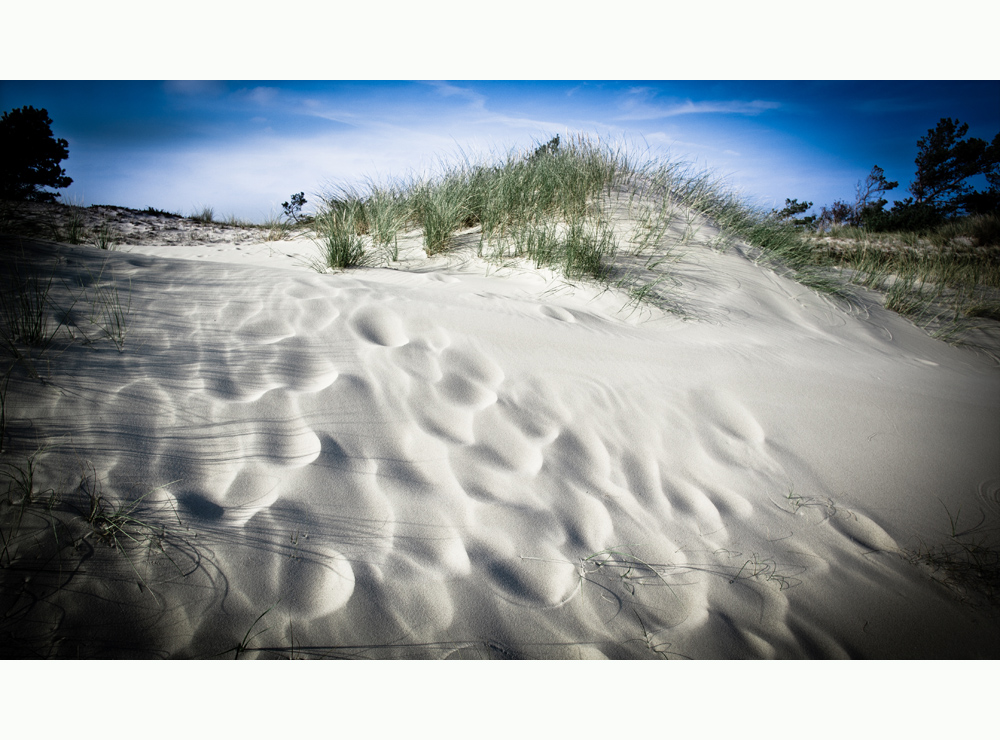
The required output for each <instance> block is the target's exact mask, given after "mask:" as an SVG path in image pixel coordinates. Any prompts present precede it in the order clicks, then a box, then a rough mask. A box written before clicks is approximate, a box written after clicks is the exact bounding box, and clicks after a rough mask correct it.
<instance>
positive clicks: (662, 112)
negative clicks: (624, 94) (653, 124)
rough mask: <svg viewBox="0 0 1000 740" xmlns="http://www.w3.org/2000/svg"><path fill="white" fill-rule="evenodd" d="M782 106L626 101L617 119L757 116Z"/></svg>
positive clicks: (760, 102)
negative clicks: (710, 115)
mask: <svg viewBox="0 0 1000 740" xmlns="http://www.w3.org/2000/svg"><path fill="white" fill-rule="evenodd" d="M780 107H781V103H777V102H774V101H770V100H701V101H697V102H695V101H693V100H684V101H681V102H677V103H672V104H668V105H650V104H648V103H645V102H635V103H631V104H630V103H626V105H624V106H623V112H622V113H621V115H618V116H616V117H615V120H617V121H649V120H653V119H658V118H673V117H674V116H689V115H698V114H707V113H721V114H736V115H742V116H756V115H760V114H761V113H763V112H765V111H769V110H775V109H777V108H780Z"/></svg>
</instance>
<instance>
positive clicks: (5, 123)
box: [0, 106, 73, 203]
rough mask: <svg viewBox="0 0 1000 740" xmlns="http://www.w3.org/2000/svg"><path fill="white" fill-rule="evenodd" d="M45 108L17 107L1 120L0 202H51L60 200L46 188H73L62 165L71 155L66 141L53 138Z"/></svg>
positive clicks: (50, 122) (49, 119)
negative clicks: (0, 200)
mask: <svg viewBox="0 0 1000 740" xmlns="http://www.w3.org/2000/svg"><path fill="white" fill-rule="evenodd" d="M51 126H52V119H51V118H49V114H48V111H46V110H45V109H44V108H42V109H41V110H35V109H34V108H32V107H31V106H25V107H23V108H15V109H14V110H12V111H10V112H8V113H4V114H3V117H2V119H0V199H4V200H32V201H38V202H43V203H51V202H53V201H55V199H56V198H57V197H59V194H58V193H51V192H49V191H47V190H43V188H47V187H49V188H57V189H58V188H65V187H69V185H70V183H72V182H73V180H72V179H71V178H69V177H66V171H65V170H63V169H62V167H60V166H59V163H60V162H61V161H63V160H64V159H66V158H67V157H68V156H69V144H68V143H67V142H66V140H65V139H56V138H55V137H54V136H53V135H52V128H51Z"/></svg>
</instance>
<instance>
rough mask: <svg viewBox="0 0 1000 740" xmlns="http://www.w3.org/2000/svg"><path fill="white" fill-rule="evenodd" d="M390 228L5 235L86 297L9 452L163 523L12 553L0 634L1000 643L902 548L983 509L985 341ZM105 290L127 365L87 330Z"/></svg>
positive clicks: (21, 256) (44, 474)
mask: <svg viewBox="0 0 1000 740" xmlns="http://www.w3.org/2000/svg"><path fill="white" fill-rule="evenodd" d="M403 246H404V249H403V261H402V262H401V263H398V264H396V265H395V267H397V268H400V269H359V270H355V271H351V272H348V273H338V274H318V273H316V272H315V271H311V270H309V269H308V268H306V267H305V266H304V265H303V264H302V263H303V260H307V259H311V258H312V256H313V255H314V254H315V252H314V247H313V245H312V244H311V243H310V242H308V241H307V240H299V241H296V242H281V243H263V244H246V243H226V244H199V245H197V246H182V245H179V244H163V245H158V244H155V243H152V244H151V243H143V244H141V245H132V246H128V245H126V246H125V248H124V250H123V251H119V252H101V251H99V250H96V249H94V248H93V247H71V246H67V245H56V244H53V243H45V242H29V241H26V240H22V239H15V238H4V240H3V244H2V254H0V260H2V262H0V264H2V266H3V267H2V269H3V270H4V271H5V272H8V273H9V272H10V271H11V270H12V269H13V267H12V265H14V264H15V263H16V264H18V265H19V268H18V269H19V270H20V271H21V272H25V271H27V270H30V269H36V270H38V271H41V272H42V273H43V274H45V275H49V274H52V275H54V277H55V280H54V282H53V288H52V296H53V298H54V300H55V302H56V303H57V304H58V305H60V306H63V307H67V306H69V305H70V304H71V303H72V297H71V296H77V297H78V298H79V300H77V302H76V304H75V305H73V308H72V309H71V310H70V311H69V315H68V321H69V323H70V325H71V327H77V329H76V330H75V331H74V335H75V337H76V338H75V339H73V340H72V341H71V340H70V339H69V335H68V334H67V333H66V330H65V329H63V330H61V333H60V334H59V338H58V339H57V341H56V342H55V343H54V345H53V346H52V347H50V348H49V349H48V350H47V352H45V353H44V354H42V355H38V353H37V351H36V353H35V356H34V359H32V360H31V364H32V366H33V367H34V368H35V370H36V371H37V372H38V374H39V376H40V378H39V379H34V378H32V377H30V376H29V372H28V370H27V369H26V363H19V364H16V365H15V366H14V369H13V371H12V376H11V381H10V390H9V393H8V417H9V422H8V434H9V440H8V443H7V445H6V447H5V452H4V453H3V458H4V460H6V461H13V460H21V459H24V458H25V456H26V455H28V454H30V453H31V452H33V451H34V450H36V449H38V448H42V450H43V451H42V452H40V453H38V454H37V455H36V458H35V460H36V466H37V472H36V481H37V487H38V490H39V491H42V490H49V489H50V490H52V491H55V492H64V495H63V498H64V499H65V500H67V501H69V500H71V499H72V497H73V496H74V495H76V496H77V497H80V496H81V495H85V494H86V492H87V491H94V490H97V489H96V486H100V491H101V493H102V495H103V496H104V497H105V498H106V499H107V500H108V501H120V500H127V499H134V498H136V497H138V496H142V495H144V494H145V495H146V498H144V499H143V500H142V501H141V502H140V505H139V507H138V508H137V509H136V515H137V516H138V515H139V514H140V513H141V514H142V515H143V516H144V517H146V518H147V519H148V520H150V521H154V522H159V523H162V524H163V525H164V526H167V527H168V528H169V531H168V533H167V534H166V535H165V536H163V537H162V539H161V540H159V542H158V544H159V545H161V546H162V547H153V548H151V547H147V546H145V545H149V544H150V542H149V541H148V539H143V540H142V541H143V543H145V545H144V546H143V547H139V546H134V545H133V546H132V549H131V550H128V552H130V553H131V557H130V558H124V557H123V556H122V553H120V552H117V551H115V550H112V549H111V548H109V547H107V546H105V545H104V544H102V543H101V542H100V541H99V538H98V537H96V536H95V535H93V534H92V533H91V534H90V535H88V536H87V537H86V538H85V539H80V540H79V541H78V542H77V545H76V547H72V548H66V549H64V550H63V551H61V554H60V556H59V557H58V558H56V559H54V560H52V561H50V563H49V565H48V566H47V569H46V570H44V571H43V572H42V573H41V574H39V575H36V576H35V577H34V579H33V580H32V581H30V582H24V579H23V575H24V573H27V572H28V571H29V570H30V568H29V564H28V563H27V562H26V561H23V560H22V561H20V562H15V564H14V565H13V566H11V567H8V568H6V569H5V570H3V571H0V579H2V580H0V585H2V588H3V606H4V609H5V615H6V616H4V617H3V622H2V624H0V628H2V634H0V644H2V645H3V652H4V653H5V654H9V655H15V654H29V653H30V652H31V651H35V652H40V653H43V654H55V655H77V654H79V655H101V656H112V655H115V656H117V655H134V656H146V655H168V656H173V657H188V656H210V655H214V654H218V653H221V652H224V651H226V650H230V649H232V648H234V647H235V646H236V645H237V644H239V643H240V641H241V640H242V639H243V638H244V637H245V636H246V635H247V630H248V629H249V628H250V627H251V625H252V624H253V623H254V621H255V620H256V619H257V618H258V617H260V616H261V615H262V614H264V613H265V612H267V613H266V614H264V616H263V617H262V618H261V619H260V621H259V622H257V624H256V629H255V630H254V632H259V631H260V630H262V629H264V628H267V632H266V633H264V634H262V635H260V636H259V637H257V638H256V639H254V640H252V642H251V645H250V647H252V648H274V650H272V651H253V652H249V653H247V654H246V655H247V656H253V657H256V656H272V655H275V654H278V655H286V656H287V655H290V654H296V655H330V656H339V657H343V656H362V657H376V658H387V657H433V658H442V657H452V658H461V657H499V658H502V657H534V658H600V657H608V658H655V657H658V656H662V657H681V656H683V657H691V658H738V657H778V658H791V657H868V658H874V657H879V658H902V657H956V658H965V657H977V656H986V657H994V658H995V657H997V656H998V655H1000V630H997V619H996V617H997V612H996V609H995V607H994V606H991V605H990V604H988V603H985V602H984V601H983V600H982V599H979V598H978V597H977V596H976V594H975V592H973V591H969V590H956V589H953V588H948V587H946V586H945V585H942V583H940V582H939V581H940V580H942V579H943V578H944V574H943V573H942V572H941V571H938V572H936V573H935V572H933V571H932V569H930V568H929V567H928V566H927V565H923V564H920V563H917V562H914V561H913V558H912V555H911V554H910V553H911V551H913V550H917V549H920V548H921V547H927V546H931V545H935V544H941V543H947V542H948V541H949V537H948V535H949V534H950V532H951V525H950V523H949V512H950V513H951V514H952V515H955V514H956V513H957V512H959V511H960V512H961V513H960V515H959V516H960V520H959V525H960V526H959V529H961V528H962V526H966V525H967V526H971V525H974V524H976V523H977V522H978V521H979V520H980V518H981V516H982V517H985V518H986V524H985V525H984V526H987V525H989V524H990V523H995V522H996V519H997V517H998V515H1000V455H997V454H996V453H997V451H998V450H1000V371H998V369H997V368H996V367H995V364H994V363H992V362H991V361H989V360H988V358H985V357H982V356H980V355H977V354H974V353H972V352H969V351H968V350H961V349H957V348H954V347H951V346H949V345H947V344H944V343H942V342H938V341H936V340H933V339H931V338H929V337H927V336H926V335H925V334H923V333H922V332H921V331H920V330H918V329H916V328H914V327H913V326H912V325H910V324H909V323H907V322H906V321H905V320H903V319H901V318H899V317H898V316H896V315H894V314H889V313H887V312H885V311H884V310H882V309H881V308H879V307H878V306H876V305H873V304H872V303H871V302H869V303H865V301H864V299H860V300H859V302H858V303H856V304H846V303H843V302H839V301H835V300H832V299H829V298H827V297H824V296H821V295H818V294H816V293H813V292H811V291H809V290H807V289H805V288H803V287H802V286H800V285H798V284H796V283H793V282H790V281H788V280H786V279H784V278H782V277H779V276H778V275H776V274H775V273H774V272H772V271H770V270H768V269H766V268H764V267H762V266H759V265H756V264H754V263H753V262H751V261H750V260H748V259H747V258H746V257H744V256H743V255H742V253H741V252H740V251H739V250H735V251H730V252H728V253H720V252H718V251H713V250H711V249H708V248H707V247H704V246H698V245H694V246H692V247H691V248H690V249H689V250H688V252H687V253H686V255H685V257H684V259H683V260H682V262H681V263H680V264H678V265H677V267H676V271H677V273H676V274H677V275H678V276H679V278H680V287H679V288H678V289H677V291H676V292H675V294H674V295H675V298H676V301H677V304H678V305H679V306H682V307H683V308H684V310H685V312H686V316H685V317H679V316H677V315H672V314H667V313H661V312H657V311H648V310H647V311H640V312H632V311H630V310H627V309H626V310H623V306H624V304H625V303H626V301H625V299H623V298H622V297H621V296H619V295H617V294H615V293H613V292H608V293H602V292H600V291H598V290H596V289H594V288H591V287H587V286H568V285H566V284H565V283H563V282H562V281H561V280H559V279H558V278H557V277H556V276H555V275H553V274H552V273H549V272H547V271H535V270H531V269H515V268H511V269H505V270H500V271H497V270H496V269H495V268H491V269H489V270H488V269H487V268H486V266H485V265H484V263H482V262H481V261H479V260H476V259H474V258H472V257H471V256H468V257H466V258H459V257H449V258H435V259H433V260H427V259H423V258H422V255H421V253H420V252H419V249H418V245H417V242H416V240H415V239H414V240H411V241H410V242H407V243H405V244H404V245H403ZM487 272H491V274H489V275H487V274H486V273H487ZM112 280H113V281H114V284H115V285H116V286H117V287H118V290H119V292H120V294H121V295H122V296H123V297H124V296H126V295H129V296H130V299H131V309H130V311H131V312H130V325H129V331H128V334H127V336H126V339H125V343H124V350H123V351H121V352H119V351H118V349H117V348H116V346H115V344H114V343H113V342H112V341H110V340H109V339H107V338H102V337H101V336H100V334H99V332H97V331H96V330H95V329H94V328H93V327H92V325H90V324H89V323H88V321H87V318H88V316H87V312H88V311H90V310H91V303H88V300H89V301H92V296H93V295H95V293H96V291H97V288H98V287H99V286H104V287H105V290H107V289H108V288H109V286H110V284H111V281H112ZM81 286H82V287H81ZM81 296H82V298H81ZM88 327H89V328H88ZM81 331H86V333H87V336H89V337H90V338H91V339H92V340H93V341H90V342H89V343H88V342H87V341H86V340H85V337H83V336H81V335H80V332H81ZM81 479H83V481H84V482H83V488H82V489H81ZM81 491H82V493H81ZM74 492H75V493H74ZM77 519H78V520H79V517H77ZM64 520H65V521H66V522H68V523H67V524H66V526H67V527H68V528H69V529H70V530H72V531H77V532H78V533H79V535H78V536H79V537H81V538H82V536H83V533H86V532H87V531H88V530H87V527H86V526H84V525H81V524H80V522H79V521H76V523H73V522H71V521H70V519H68V518H65V517H64ZM73 527H76V529H75V530H74V529H73ZM39 536H41V535H39ZM154 544H156V543H154ZM53 563H55V565H54V564H53ZM57 566H58V567H57ZM140 580H141V582H140ZM268 610H270V611H268ZM251 634H253V633H251ZM229 655H232V653H231V652H230V653H229Z"/></svg>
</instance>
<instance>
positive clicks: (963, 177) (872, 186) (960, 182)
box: [774, 118, 1000, 232]
mask: <svg viewBox="0 0 1000 740" xmlns="http://www.w3.org/2000/svg"><path fill="white" fill-rule="evenodd" d="M968 130H969V126H968V124H964V123H960V122H959V121H958V120H952V119H950V118H942V119H941V120H940V121H938V124H937V126H935V127H934V128H932V129H929V130H928V131H927V135H926V136H923V137H921V138H920V139H919V140H918V141H917V152H918V153H917V158H916V159H915V160H914V163H915V164H916V166H917V169H916V173H915V176H914V179H913V180H912V181H911V182H910V185H909V188H908V191H909V193H910V196H909V197H907V198H905V199H903V200H897V201H894V202H893V204H892V207H891V208H889V209H887V208H886V206H887V205H888V200H887V199H886V198H885V197H884V196H885V194H886V193H888V192H890V191H892V190H895V189H896V188H897V187H899V183H898V182H895V181H889V180H887V179H886V178H885V172H884V171H883V170H882V168H881V167H879V166H878V165H875V166H874V167H872V171H871V172H870V173H869V174H868V177H866V178H865V179H864V180H862V181H860V182H859V183H858V184H857V186H856V188H855V197H854V201H853V202H850V203H849V202H847V201H839V200H838V201H834V203H833V205H831V206H823V207H822V209H821V211H820V215H819V216H804V217H802V216H801V214H803V213H805V212H806V211H808V210H809V209H810V208H812V206H813V204H812V203H810V202H805V203H799V202H798V200H797V199H786V200H785V207H784V208H783V209H781V210H780V211H774V215H775V217H776V218H777V219H778V220H781V221H786V222H789V223H794V224H795V225H797V226H803V227H808V228H813V229H817V230H823V231H825V230H826V229H829V228H830V227H833V226H855V227H859V228H863V229H866V230H868V231H876V232H879V231H882V232H885V231H920V230H923V229H932V228H935V227H937V226H941V225H942V224H944V223H946V222H948V221H953V220H955V219H958V218H962V217H965V216H973V215H977V214H996V213H997V212H998V211H1000V133H997V135H996V136H994V137H993V141H992V142H991V143H988V142H986V141H985V140H984V139H977V138H970V139H966V138H965V135H966V133H967V132H968ZM977 175H983V176H985V178H986V183H987V188H986V189H985V190H976V189H974V188H973V187H972V186H971V185H970V184H969V180H970V178H973V177H976V176H977Z"/></svg>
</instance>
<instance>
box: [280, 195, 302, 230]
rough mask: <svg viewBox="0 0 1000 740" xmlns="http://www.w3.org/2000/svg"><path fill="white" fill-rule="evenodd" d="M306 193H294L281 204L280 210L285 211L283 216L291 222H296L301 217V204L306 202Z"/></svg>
mask: <svg viewBox="0 0 1000 740" xmlns="http://www.w3.org/2000/svg"><path fill="white" fill-rule="evenodd" d="M306 202H307V201H306V194H305V192H301V193H296V194H295V195H293V196H292V197H291V199H290V200H286V201H285V202H284V203H282V204H281V210H282V211H284V213H285V218H287V219H288V220H289V221H291V222H292V223H296V224H297V223H298V222H299V221H300V220H301V219H302V206H304V205H305V204H306Z"/></svg>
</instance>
